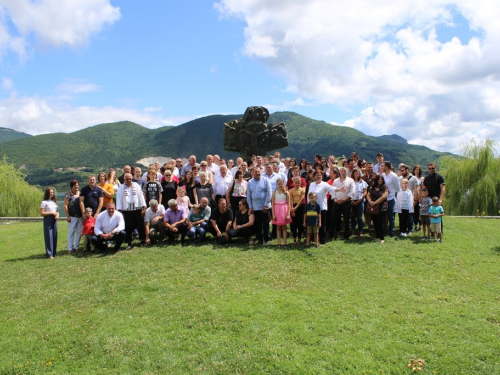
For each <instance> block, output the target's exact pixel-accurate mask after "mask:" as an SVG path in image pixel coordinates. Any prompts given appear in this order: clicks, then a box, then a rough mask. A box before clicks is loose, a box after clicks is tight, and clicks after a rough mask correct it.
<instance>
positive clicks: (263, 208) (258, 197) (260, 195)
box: [247, 168, 271, 244]
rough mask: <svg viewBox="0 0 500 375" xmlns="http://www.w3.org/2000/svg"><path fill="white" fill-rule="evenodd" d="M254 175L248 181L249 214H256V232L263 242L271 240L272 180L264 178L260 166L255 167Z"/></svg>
mask: <svg viewBox="0 0 500 375" xmlns="http://www.w3.org/2000/svg"><path fill="white" fill-rule="evenodd" d="M253 173H254V176H253V178H252V179H251V180H250V181H248V186H247V202H248V207H249V210H248V214H249V215H250V214H252V213H253V214H254V215H255V233H256V238H257V241H258V242H259V243H260V244H262V243H264V242H266V243H268V242H269V213H268V212H267V210H268V208H269V207H271V182H270V181H269V180H268V179H267V178H262V171H261V169H260V168H254V170H253Z"/></svg>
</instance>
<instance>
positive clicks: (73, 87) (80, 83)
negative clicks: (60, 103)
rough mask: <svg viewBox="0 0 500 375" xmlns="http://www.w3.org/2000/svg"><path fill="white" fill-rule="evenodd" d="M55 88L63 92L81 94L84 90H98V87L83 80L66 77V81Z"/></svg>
mask: <svg viewBox="0 0 500 375" xmlns="http://www.w3.org/2000/svg"><path fill="white" fill-rule="evenodd" d="M56 90H57V91H59V92H61V93H64V94H70V95H71V94H81V93H84V92H96V91H100V87H99V86H98V85H96V84H94V83H90V82H86V81H85V80H76V79H66V81H65V82H64V83H62V84H60V85H59V86H57V87H56Z"/></svg>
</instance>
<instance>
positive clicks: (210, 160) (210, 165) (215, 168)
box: [206, 155, 219, 176]
mask: <svg viewBox="0 0 500 375" xmlns="http://www.w3.org/2000/svg"><path fill="white" fill-rule="evenodd" d="M206 161H207V170H209V171H210V172H212V174H213V175H214V176H215V175H216V174H218V173H219V165H218V163H215V162H214V157H213V156H212V155H207V159H206Z"/></svg>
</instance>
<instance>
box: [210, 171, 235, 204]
mask: <svg viewBox="0 0 500 375" xmlns="http://www.w3.org/2000/svg"><path fill="white" fill-rule="evenodd" d="M232 184H233V177H231V176H230V175H229V174H228V173H227V167H226V165H225V164H222V165H221V166H220V168H219V174H218V175H216V176H215V178H214V186H213V189H214V194H215V201H216V202H219V199H221V198H225V197H226V193H227V190H228V189H229V188H230V187H231V185H232Z"/></svg>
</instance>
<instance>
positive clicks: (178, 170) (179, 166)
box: [158, 158, 182, 181]
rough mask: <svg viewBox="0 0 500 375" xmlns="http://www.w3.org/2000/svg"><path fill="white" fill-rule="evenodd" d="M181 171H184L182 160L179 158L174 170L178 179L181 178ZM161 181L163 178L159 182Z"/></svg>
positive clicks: (176, 160)
mask: <svg viewBox="0 0 500 375" xmlns="http://www.w3.org/2000/svg"><path fill="white" fill-rule="evenodd" d="M181 171H182V159H181V158H177V159H175V168H174V174H175V175H176V176H177V178H181ZM160 174H161V173H160ZM160 180H161V178H160V179H159V180H158V181H160Z"/></svg>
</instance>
